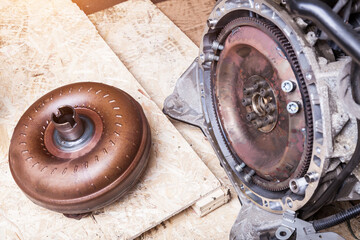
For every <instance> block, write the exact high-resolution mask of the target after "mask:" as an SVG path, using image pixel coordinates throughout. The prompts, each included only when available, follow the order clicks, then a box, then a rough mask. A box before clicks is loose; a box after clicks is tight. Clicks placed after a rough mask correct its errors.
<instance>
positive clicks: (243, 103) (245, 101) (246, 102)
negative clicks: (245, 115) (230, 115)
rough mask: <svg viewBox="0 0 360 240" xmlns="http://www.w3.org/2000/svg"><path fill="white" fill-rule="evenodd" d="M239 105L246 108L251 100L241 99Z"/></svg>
mask: <svg viewBox="0 0 360 240" xmlns="http://www.w3.org/2000/svg"><path fill="white" fill-rule="evenodd" d="M241 103H242V105H243V106H244V107H246V106H249V105H250V104H251V103H252V101H251V98H243V100H242V101H241Z"/></svg>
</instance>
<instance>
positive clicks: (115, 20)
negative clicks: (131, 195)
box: [88, 0, 240, 239]
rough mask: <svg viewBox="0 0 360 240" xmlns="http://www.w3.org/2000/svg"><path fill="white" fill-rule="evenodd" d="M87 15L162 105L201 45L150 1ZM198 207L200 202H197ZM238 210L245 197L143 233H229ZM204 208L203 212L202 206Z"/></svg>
mask: <svg viewBox="0 0 360 240" xmlns="http://www.w3.org/2000/svg"><path fill="white" fill-rule="evenodd" d="M171 1H172V0H171ZM88 17H89V18H90V20H91V21H92V22H93V23H94V25H95V26H96V27H97V29H98V31H99V33H100V35H101V36H102V37H103V38H104V40H105V41H106V42H107V43H108V44H109V46H110V47H111V48H112V49H113V51H114V52H115V53H116V54H117V56H118V57H119V58H120V59H121V60H122V61H123V62H124V64H125V65H126V66H127V67H128V69H129V70H130V72H131V73H132V74H133V75H134V76H135V77H136V78H137V79H138V81H139V82H140V83H141V84H142V86H144V88H145V89H146V91H147V92H148V93H149V95H150V96H151V97H152V99H153V100H154V101H155V102H156V104H157V105H158V106H159V107H161V108H162V104H163V101H164V99H165V98H166V97H167V96H168V95H169V94H170V93H172V91H173V89H174V86H175V83H176V80H177V79H178V78H179V76H180V75H181V74H182V73H183V72H184V71H185V70H186V69H187V67H188V66H189V65H190V64H191V63H192V61H193V60H194V58H195V57H196V56H197V55H198V48H197V47H196V45H195V44H194V43H193V42H192V41H191V40H190V39H189V38H188V37H187V36H186V35H185V34H184V33H183V32H181V30H180V29H179V28H178V27H176V25H175V24H174V23H172V22H171V21H170V20H169V19H168V18H167V17H166V16H165V15H164V14H163V13H162V12H161V11H160V10H159V9H158V8H157V7H156V6H154V5H153V4H152V3H151V2H150V1H146V0H145V1H144V0H130V1H127V2H125V3H121V4H119V5H117V6H114V7H112V8H110V9H107V10H104V11H101V12H98V13H95V14H92V15H89V16H88ZM173 123H174V125H175V126H176V128H177V129H178V130H179V131H180V132H181V134H182V135H183V136H184V137H185V139H186V140H187V141H188V142H189V143H190V145H191V146H192V147H193V148H194V149H195V151H196V152H197V153H198V155H199V156H200V157H201V159H202V160H203V161H204V163H205V164H206V165H207V166H208V167H209V169H210V170H211V171H212V172H213V173H214V174H215V176H217V177H218V178H219V179H220V180H221V182H222V183H223V184H224V185H225V186H226V188H225V189H227V188H228V187H230V185H231V184H230V182H229V180H228V178H227V176H226V174H225V172H224V170H223V169H222V168H221V167H220V164H219V160H218V159H217V157H216V155H215V153H214V151H213V150H212V147H211V146H210V144H209V142H208V140H207V139H206V138H205V137H204V135H203V134H202V132H201V131H200V130H199V129H198V128H196V127H193V126H189V125H187V124H183V123H180V122H176V121H175V122H173ZM217 193H218V192H217ZM226 193H227V191H224V192H223V196H224V198H223V199H224V202H225V199H226V197H227V196H228V195H227V194H226ZM219 200H220V199H219ZM200 201H201V200H200ZM211 203H212V204H216V203H217V202H216V201H212V202H211ZM205 205H206V204H205ZM201 206H204V205H201ZM208 206H209V205H208ZM212 206H213V207H216V205H210V208H211V207H212ZM193 207H194V208H196V205H193ZM239 210H240V203H239V201H238V199H237V198H236V196H234V197H233V199H232V201H231V202H230V203H229V204H226V205H224V206H222V207H221V208H219V209H217V210H215V211H214V212H212V213H210V214H208V215H206V216H205V217H203V218H199V217H198V215H197V214H195V213H194V211H193V210H192V209H188V210H186V211H185V212H182V213H180V214H178V215H176V216H175V217H173V218H171V219H170V220H168V221H165V222H164V223H162V224H161V225H160V226H157V227H156V228H155V229H153V230H151V231H149V232H147V233H145V234H143V235H142V236H141V238H144V239H227V238H228V236H229V232H230V229H231V226H232V224H233V223H234V221H235V219H236V216H237V214H238V212H239ZM203 213H205V211H204V212H203ZM199 214H200V215H201V211H199Z"/></svg>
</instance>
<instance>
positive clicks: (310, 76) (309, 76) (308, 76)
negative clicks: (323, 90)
mask: <svg viewBox="0 0 360 240" xmlns="http://www.w3.org/2000/svg"><path fill="white" fill-rule="evenodd" d="M305 78H306V79H307V80H311V79H312V74H311V73H309V72H308V73H306V75H305Z"/></svg>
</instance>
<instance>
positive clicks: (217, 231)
mask: <svg viewBox="0 0 360 240" xmlns="http://www.w3.org/2000/svg"><path fill="white" fill-rule="evenodd" d="M239 211H240V203H239V200H238V199H237V198H236V197H234V198H233V199H232V200H231V201H230V202H229V203H227V204H225V205H224V206H222V207H220V208H218V209H216V210H215V211H213V212H211V213H209V214H208V215H206V216H205V217H202V218H199V217H198V216H197V215H196V214H195V213H194V211H192V209H187V210H185V211H184V212H182V213H181V214H179V215H177V216H175V217H173V218H171V219H169V220H167V221H165V222H164V223H162V224H161V225H159V226H157V227H155V228H153V229H152V230H150V231H148V232H146V233H144V234H143V235H141V239H142V240H161V239H164V240H165V239H191V240H195V239H196V240H198V239H204V240H205V239H211V240H224V239H229V234H230V230H231V227H232V225H233V224H234V222H235V219H236V216H237V214H238V213H239Z"/></svg>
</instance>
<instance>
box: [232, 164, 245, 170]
mask: <svg viewBox="0 0 360 240" xmlns="http://www.w3.org/2000/svg"><path fill="white" fill-rule="evenodd" d="M245 167H246V164H245V163H242V164H240V165H236V167H235V170H236V171H237V172H242V171H243V170H244V168H245Z"/></svg>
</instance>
